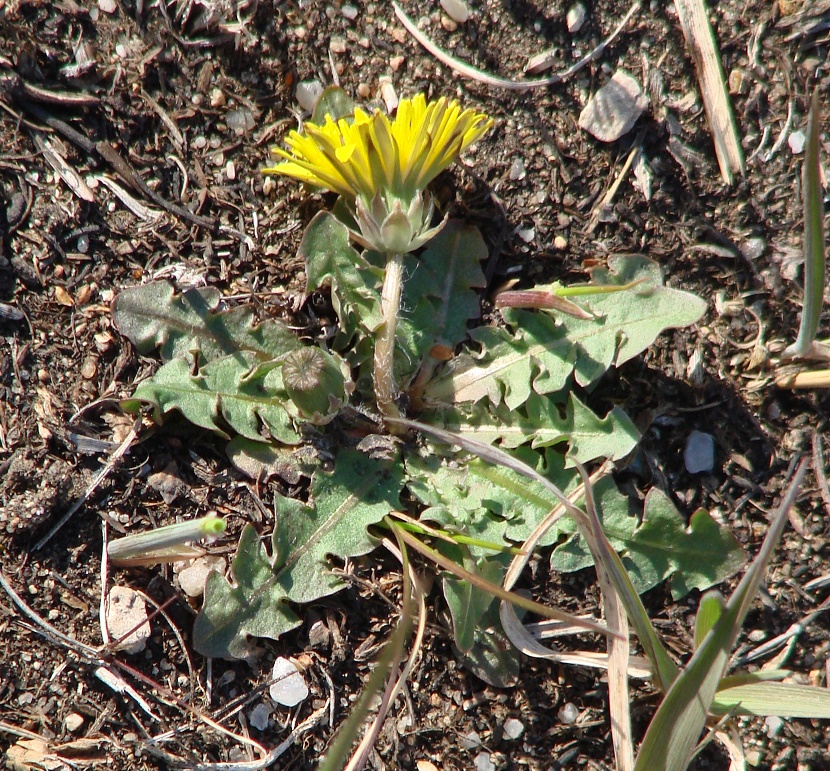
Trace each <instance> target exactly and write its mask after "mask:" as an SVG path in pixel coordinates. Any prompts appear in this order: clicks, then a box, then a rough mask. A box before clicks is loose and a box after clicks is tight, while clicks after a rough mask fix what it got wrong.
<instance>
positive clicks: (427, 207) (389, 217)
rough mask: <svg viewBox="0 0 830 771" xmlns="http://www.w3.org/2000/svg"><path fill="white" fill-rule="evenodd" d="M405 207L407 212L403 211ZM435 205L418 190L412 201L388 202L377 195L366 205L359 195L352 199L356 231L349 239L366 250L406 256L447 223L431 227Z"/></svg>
mask: <svg viewBox="0 0 830 771" xmlns="http://www.w3.org/2000/svg"><path fill="white" fill-rule="evenodd" d="M404 204H405V205H406V209H404ZM434 212H435V206H434V204H433V202H432V198H431V197H430V195H429V194H428V193H422V192H420V191H418V192H417V193H415V195H414V196H413V198H412V200H411V201H405V202H402V201H401V200H400V199H398V198H394V197H391V198H390V200H387V198H386V197H385V196H384V195H383V193H377V195H375V197H374V198H373V199H372V200H371V201H370V202H369V203H368V204H367V202H366V201H364V200H363V197H362V196H358V197H357V199H356V200H355V208H354V214H355V220H356V222H357V225H358V228H359V231H358V232H355V231H351V234H352V237H353V238H354V239H355V240H356V241H357V242H358V243H359V244H361V245H362V246H365V247H366V248H367V249H374V250H375V251H377V252H383V253H384V254H391V253H396V254H406V253H407V252H411V251H414V250H415V249H418V248H419V247H421V246H423V245H424V244H425V243H427V241H429V240H430V239H432V238H434V237H435V236H436V235H438V233H439V232H440V231H441V228H443V227H444V225H445V223H446V221H447V220H446V218H445V219H444V220H443V221H442V222H441V223H439V224H438V225H437V226H436V227H434V228H431V227H430V223H431V222H432V215H433V213H434Z"/></svg>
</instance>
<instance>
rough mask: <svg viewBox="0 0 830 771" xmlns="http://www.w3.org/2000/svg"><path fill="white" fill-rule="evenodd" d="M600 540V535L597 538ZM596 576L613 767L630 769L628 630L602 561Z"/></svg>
mask: <svg viewBox="0 0 830 771" xmlns="http://www.w3.org/2000/svg"><path fill="white" fill-rule="evenodd" d="M576 468H577V470H578V471H579V475H580V476H581V477H582V485H583V487H584V488H585V510H586V512H587V514H588V517H589V518H590V521H591V523H592V524H593V526H594V528H595V529H596V531H597V532H598V533H599V534H601V533H602V524H601V523H600V520H599V516H598V514H597V506H596V499H595V498H594V488H593V484H592V482H591V480H590V479H589V477H588V474H587V472H586V471H585V468H584V467H583V466H582V464H580V463H577V464H576ZM597 541H598V542H599V541H600V538H597ZM594 567H595V569H596V571H597V580H598V581H599V585H600V589H601V591H602V604H603V608H604V610H605V620H606V623H607V624H608V709H609V712H610V714H611V738H612V741H613V744H614V757H615V758H616V761H617V771H631V769H633V768H634V738H633V735H632V731H631V710H630V709H629V706H628V705H629V703H630V701H631V698H630V695H629V692H628V657H629V653H628V646H629V631H628V618H626V615H625V610H624V609H623V605H622V602H621V601H620V597H619V595H618V594H617V590H616V588H615V585H614V583H613V582H612V581H611V578H610V576H609V575H608V571H607V570H606V567H605V563H604V562H603V561H602V560H599V559H598V560H595V564H594Z"/></svg>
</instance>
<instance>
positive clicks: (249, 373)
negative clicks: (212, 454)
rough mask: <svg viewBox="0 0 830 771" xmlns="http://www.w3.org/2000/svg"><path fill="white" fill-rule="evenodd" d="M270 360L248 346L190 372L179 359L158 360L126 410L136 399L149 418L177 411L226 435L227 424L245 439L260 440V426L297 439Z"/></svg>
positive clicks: (134, 405)
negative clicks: (159, 363) (150, 410)
mask: <svg viewBox="0 0 830 771" xmlns="http://www.w3.org/2000/svg"><path fill="white" fill-rule="evenodd" d="M275 367H276V362H273V361H269V362H262V361H261V360H260V359H259V358H258V357H257V355H256V354H254V353H252V352H250V351H248V352H244V353H238V354H236V355H234V356H225V357H223V358H219V359H215V360H213V361H211V362H209V363H208V364H205V366H203V367H202V368H201V369H200V370H198V372H197V373H196V374H192V373H191V368H190V365H189V364H188V362H187V361H185V360H184V359H173V360H172V361H169V362H167V364H164V365H162V366H161V367H160V368H159V370H158V371H157V372H156V374H155V375H153V377H151V378H150V379H149V380H144V381H142V382H141V383H139V384H138V387H137V388H136V389H135V393H134V394H133V396H132V398H130V399H128V400H126V401H125V402H123V406H124V408H125V409H127V410H135V409H137V408H138V402H148V403H150V404H151V405H153V408H154V413H155V415H154V418H155V420H156V422H157V423H161V422H162V419H163V415H164V414H166V413H168V412H170V411H171V410H178V411H179V412H181V413H182V415H184V417H185V418H187V419H188V420H189V421H190V422H191V423H193V424H194V425H197V426H200V427H202V428H206V429H208V430H209V431H214V432H215V433H217V434H219V435H220V436H223V437H225V438H229V435H228V433H227V431H226V430H225V429H226V428H231V429H233V430H234V431H236V432H237V433H238V434H241V435H242V436H244V437H247V438H248V439H258V440H260V441H264V438H263V436H262V428H263V427H265V428H267V429H268V432H269V433H270V435H271V436H272V437H273V438H274V439H276V440H277V441H279V442H282V443H283V444H297V443H298V442H299V441H300V437H299V435H298V434H297V432H296V431H295V430H294V428H293V425H292V421H291V418H290V416H289V414H288V413H287V412H286V411H285V408H284V407H283V404H284V403H285V401H286V399H287V397H286V396H285V393H284V391H283V389H282V378H281V374H280V371H279V369H275Z"/></svg>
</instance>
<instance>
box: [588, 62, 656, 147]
mask: <svg viewBox="0 0 830 771" xmlns="http://www.w3.org/2000/svg"><path fill="white" fill-rule="evenodd" d="M647 107H648V97H646V95H645V94H644V93H643V90H642V88H641V87H640V84H639V83H638V82H637V81H636V80H635V79H634V78H633V77H631V75H629V74H628V73H627V72H625V71H623V70H617V72H615V73H614V76H613V77H612V78H611V80H609V81H608V83H606V84H605V85H604V86H603V87H602V88H601V89H599V90H598V91H597V92H596V94H594V95H593V97H591V99H589V100H588V104H586V105H585V107H584V108H583V110H582V112H581V113H580V114H579V127H580V128H581V129H584V130H585V131H587V132H588V133H589V134H592V135H593V136H595V137H596V138H597V139H599V140H600V142H615V141H616V140H618V139H619V138H620V137H621V136H623V134H627V133H628V132H629V131H630V130H631V128H632V127H633V126H634V124H635V123H636V122H637V119H638V118H639V117H640V116H641V115H642V114H643V112H645V109H646V108H647Z"/></svg>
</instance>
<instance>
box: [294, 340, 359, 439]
mask: <svg viewBox="0 0 830 771" xmlns="http://www.w3.org/2000/svg"><path fill="white" fill-rule="evenodd" d="M282 382H283V385H284V387H285V390H286V392H287V393H288V398H289V399H291V402H292V403H293V405H294V407H295V408H296V417H298V418H300V419H302V420H307V421H309V422H310V423H314V424H315V425H318V426H321V425H324V424H325V423H328V422H329V421H331V420H333V419H334V417H335V415H336V414H337V412H338V411H339V410H340V408H341V407H342V406H343V405H344V404H345V403H346V400H347V399H348V396H349V394H351V392H352V391H353V390H354V384H353V383H352V381H351V377H350V373H349V367H348V365H347V364H346V362H345V361H343V360H342V359H341V358H340V357H339V356H335V355H334V354H331V353H327V352H326V351H324V350H322V349H320V348H314V347H307V348H299V349H298V350H296V351H292V352H291V353H289V354H288V355H287V356H286V357H285V360H284V361H283V365H282Z"/></svg>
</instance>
